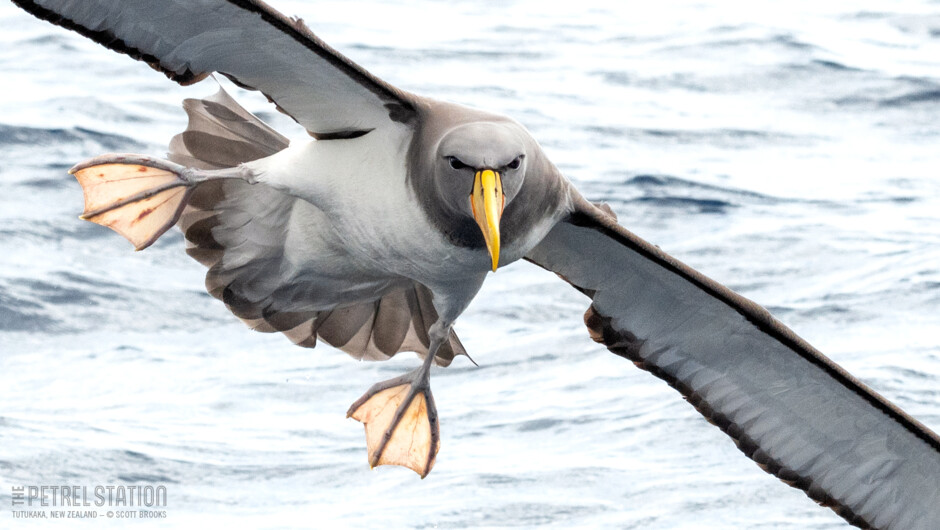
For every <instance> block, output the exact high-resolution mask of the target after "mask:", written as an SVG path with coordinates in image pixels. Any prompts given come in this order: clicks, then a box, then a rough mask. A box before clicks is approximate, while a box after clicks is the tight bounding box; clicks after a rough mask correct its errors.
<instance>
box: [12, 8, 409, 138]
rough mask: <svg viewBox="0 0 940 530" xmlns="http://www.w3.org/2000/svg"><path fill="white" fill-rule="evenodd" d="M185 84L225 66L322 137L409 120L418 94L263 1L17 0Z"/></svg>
mask: <svg viewBox="0 0 940 530" xmlns="http://www.w3.org/2000/svg"><path fill="white" fill-rule="evenodd" d="M14 3H15V4H17V5H19V6H20V7H22V8H23V9H25V10H27V11H29V12H30V13H32V14H33V15H35V16H37V17H39V18H41V19H43V20H47V21H49V22H52V23H54V24H58V25H60V26H63V27H65V28H68V29H70V30H73V31H76V32H78V33H80V34H82V35H84V36H85V37H88V38H90V39H92V40H94V41H96V42H98V43H100V44H102V45H104V46H107V47H108V48H110V49H112V50H115V51H118V52H121V53H126V54H128V55H130V56H131V57H133V58H135V59H139V60H141V61H145V62H146V63H147V64H149V65H150V66H151V67H153V68H155V69H157V70H159V71H161V72H164V73H165V74H166V75H167V76H168V77H169V78H170V79H173V80H174V81H177V82H179V83H182V84H188V83H192V82H196V81H198V80H200V79H202V78H204V77H205V76H206V75H208V74H209V73H212V72H219V73H221V74H224V75H226V76H228V77H229V78H231V79H232V80H233V81H235V82H236V83H237V84H239V85H241V86H243V87H247V88H253V89H257V90H260V91H261V92H263V93H264V94H265V95H266V96H268V98H269V99H271V100H272V101H274V102H275V103H276V104H277V105H278V107H279V108H280V109H281V110H283V111H284V112H286V113H287V114H289V115H290V116H292V117H293V118H294V119H295V120H297V122H299V123H300V124H301V125H303V126H304V127H306V128H307V130H308V131H310V132H311V133H314V135H315V136H327V137H329V136H331V135H332V136H334V137H336V136H339V137H343V136H344V135H347V136H348V135H352V134H357V133H359V134H361V132H362V131H369V130H372V129H375V128H378V127H381V126H383V125H386V124H388V123H391V122H392V121H397V122H406V121H408V120H409V119H410V117H411V116H412V114H413V112H414V99H413V98H414V96H412V95H410V94H407V93H405V92H403V91H401V90H398V89H396V88H395V87H393V86H391V85H389V84H387V83H385V82H384V81H382V80H380V79H378V78H376V77H375V76H373V75H372V74H370V73H369V72H367V71H366V70H364V69H363V68H361V67H360V66H358V65H356V64H355V63H353V62H352V61H350V60H349V59H347V58H346V57H344V56H343V55H341V54H340V53H338V52H336V51H335V50H333V49H332V48H330V47H329V46H328V45H327V44H325V43H324V42H322V41H321V40H320V39H319V38H317V37H316V36H315V35H314V34H313V33H312V32H311V31H310V30H309V29H308V28H307V27H306V26H305V25H304V24H303V22H302V21H300V20H294V19H289V18H287V17H285V16H284V15H282V14H281V13H278V12H277V11H275V10H274V9H272V8H271V7H270V6H268V5H267V4H265V3H264V2H261V1H260V0H198V1H195V0H14Z"/></svg>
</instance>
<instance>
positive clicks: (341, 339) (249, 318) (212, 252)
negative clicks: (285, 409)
mask: <svg viewBox="0 0 940 530" xmlns="http://www.w3.org/2000/svg"><path fill="white" fill-rule="evenodd" d="M183 107H184V108H185V109H186V112H187V114H188V115H189V126H188V127H187V128H186V131H184V132H182V133H180V134H178V135H177V136H175V137H174V138H173V140H172V141H171V142H170V159H171V160H173V161H174V162H177V163H179V164H184V165H187V166H191V167H198V168H201V169H218V168H221V167H232V166H235V165H237V164H240V163H243V162H248V161H250V160H254V159H256V158H260V157H264V156H269V155H271V154H274V153H275V152H277V151H280V150H281V149H283V148H285V147H286V146H287V139H286V138H284V137H283V136H281V135H280V134H278V133H277V132H275V131H274V130H273V129H271V128H270V127H268V126H267V125H265V124H264V123H263V122H261V121H260V120H258V118H256V117H255V116H253V115H252V114H251V113H249V112H248V111H246V110H245V109H243V108H241V107H240V106H239V105H238V104H237V103H236V102H235V101H234V100H233V99H232V98H231V97H230V96H229V95H228V94H226V93H225V91H222V90H220V91H219V92H218V93H216V94H215V95H213V96H211V97H209V98H206V99H198V100H197V99H188V100H186V101H185V102H184V103H183ZM311 209H315V207H314V206H313V205H311V204H309V203H307V202H305V201H303V200H301V199H297V198H295V197H292V196H290V195H287V194H285V193H282V192H280V191H278V190H275V189H274V188H270V187H268V186H265V185H263V184H255V185H251V184H247V183H245V182H243V181H240V180H234V179H228V180H215V181H210V182H206V183H204V184H200V185H199V186H197V187H196V188H195V190H194V191H193V192H192V195H191V198H190V200H189V204H188V206H187V207H186V210H185V211H184V212H183V215H182V217H180V220H179V222H178V224H179V226H180V228H181V229H182V230H183V233H184V234H185V236H186V240H187V244H188V247H187V249H186V250H187V253H189V255H190V256H192V257H193V258H194V259H196V260H197V261H199V262H200V263H202V264H203V265H205V266H206V267H208V268H209V271H208V272H207V273H206V289H207V290H208V291H209V294H211V295H212V296H214V297H216V298H218V299H219V300H222V301H223V302H225V304H226V306H227V307H228V308H229V309H230V310H231V311H232V312H233V313H234V314H235V315H236V316H237V317H239V318H240V319H242V320H243V321H245V323H246V324H248V325H249V326H251V327H252V328H253V329H256V330H258V331H263V332H275V331H280V332H282V333H284V334H285V335H286V336H287V337H288V338H290V339H291V340H292V341H293V342H294V343H295V344H298V345H300V346H306V347H311V348H312V347H314V346H316V343H317V338H318V337H319V338H320V339H322V340H324V341H326V342H327V343H328V344H330V345H332V346H335V347H336V348H339V349H341V350H343V351H345V352H346V353H348V354H350V355H351V356H353V357H355V358H357V359H369V360H383V359H388V358H390V357H392V356H393V355H395V354H396V353H398V352H401V351H414V352H417V353H418V354H419V355H421V356H423V355H426V354H427V351H428V347H429V345H430V341H429V340H428V333H427V332H428V328H429V327H430V325H431V324H433V323H434V321H435V320H437V313H436V312H435V310H434V306H433V304H432V303H431V293H430V291H429V290H428V289H427V288H426V287H424V286H423V285H421V284H418V283H414V282H406V283H402V284H401V285H395V286H392V287H391V288H388V287H382V288H377V289H376V292H377V293H382V296H381V298H379V299H377V300H370V301H367V302H363V303H355V304H350V305H346V306H343V307H322V305H318V304H317V296H316V292H317V290H318V289H322V288H323V287H322V285H319V284H318V283H317V282H318V279H317V278H316V277H315V276H312V275H306V274H302V273H298V271H297V270H296V268H295V267H294V266H292V265H291V264H290V263H288V260H286V259H284V258H285V257H284V248H285V245H286V244H287V238H288V237H289V236H290V233H291V231H292V230H295V231H296V230H302V227H299V226H297V224H296V223H298V221H297V219H304V218H310V215H307V216H304V215H298V213H302V212H308V213H309V211H310V210H311ZM305 241H306V239H305V238H304V237H296V238H294V239H292V240H291V244H295V245H302V244H304V242H305ZM461 354H463V355H466V351H465V350H464V348H463V345H462V344H461V343H460V340H459V339H458V338H457V335H456V334H454V333H451V336H450V340H449V341H448V342H447V343H445V344H444V345H443V346H442V347H441V348H440V349H439V350H438V354H437V357H436V362H437V363H438V364H439V365H447V364H450V361H451V360H453V358H454V356H456V355H461Z"/></svg>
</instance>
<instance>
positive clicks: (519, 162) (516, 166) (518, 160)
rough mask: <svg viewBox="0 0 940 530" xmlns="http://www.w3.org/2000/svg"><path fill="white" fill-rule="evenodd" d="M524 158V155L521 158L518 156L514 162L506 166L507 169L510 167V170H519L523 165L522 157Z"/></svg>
mask: <svg viewBox="0 0 940 530" xmlns="http://www.w3.org/2000/svg"><path fill="white" fill-rule="evenodd" d="M523 156H524V155H519V156H517V157H516V158H514V159H513V161H512V162H510V163H508V164H506V167H508V168H509V169H519V166H521V165H522V157H523Z"/></svg>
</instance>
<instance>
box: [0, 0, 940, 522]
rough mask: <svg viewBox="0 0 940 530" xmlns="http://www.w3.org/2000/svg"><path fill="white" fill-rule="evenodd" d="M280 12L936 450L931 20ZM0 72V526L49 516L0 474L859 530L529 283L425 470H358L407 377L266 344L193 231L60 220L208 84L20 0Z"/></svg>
mask: <svg viewBox="0 0 940 530" xmlns="http://www.w3.org/2000/svg"><path fill="white" fill-rule="evenodd" d="M275 7H277V8H279V9H280V10H282V11H284V12H285V13H287V14H292V15H299V16H301V17H302V18H303V19H304V20H305V21H306V22H307V24H308V25H310V26H311V27H312V28H313V29H314V31H315V32H317V34H318V35H320V36H321V37H323V38H324V39H325V40H326V41H327V42H329V43H330V44H331V45H333V46H334V47H336V48H338V49H339V50H340V51H342V52H344V53H346V54H347V55H348V56H350V57H351V58H352V59H354V60H355V61H357V62H359V63H360V64H362V65H363V66H365V67H366V68H368V69H370V70H371V71H372V72H373V73H375V74H377V75H379V76H380V77H382V78H384V79H386V80H388V81H390V82H391V83H393V84H396V85H397V86H400V87H402V88H404V89H407V90H411V91H414V92H417V93H420V94H423V95H429V96H432V97H437V98H441V99H448V100H453V101H457V102H460V103H464V104H469V105H472V106H475V107H480V108H486V109H490V110H494V111H498V112H503V113H506V114H509V115H511V116H513V117H515V118H516V119H518V120H519V121H521V122H522V123H523V124H524V125H526V126H527V127H528V128H529V129H530V130H531V131H532V132H533V134H534V135H535V137H536V138H538V139H539V141H540V142H541V143H542V145H543V146H544V148H545V149H546V151H547V152H548V154H549V156H550V157H551V158H552V160H553V161H555V163H556V164H557V165H558V166H559V167H560V168H561V169H562V170H563V171H564V173H565V174H566V175H568V176H569V177H570V178H571V179H572V180H573V181H574V182H575V183H576V185H577V186H578V187H579V189H581V190H582V192H583V193H584V194H585V195H587V196H588V197H589V198H591V199H593V200H603V201H606V202H607V203H609V204H610V205H611V206H612V207H613V209H614V210H615V211H616V212H617V213H618V215H619V218H620V222H621V223H622V224H624V225H625V226H627V227H628V228H629V229H631V230H632V231H634V232H635V233H637V234H639V235H640V236H642V237H644V238H646V239H647V240H649V241H652V242H654V243H656V244H657V245H659V246H661V247H662V248H663V249H664V250H666V251H667V252H669V253H671V254H673V255H674V256H676V257H678V258H679V259H681V260H683V261H685V262H686V263H688V264H690V265H692V266H693V267H695V268H697V269H698V270H700V271H702V272H704V273H706V274H707V275H709V276H711V277H713V278H715V279H717V280H719V281H721V282H722V283H725V284H726V285H728V286H730V287H731V288H733V289H735V290H737V291H738V292H740V293H742V294H744V295H745V296H747V297H749V298H752V299H754V300H756V301H758V302H759V303H761V304H763V305H764V306H766V307H767V308H768V309H770V310H771V312H772V313H773V314H774V315H775V316H777V317H778V318H779V319H781V320H782V321H783V322H784V323H786V324H787V325H789V326H790V327H792V328H793V329H794V330H795V331H796V332H797V333H799V334H800V335H801V336H803V337H804V338H806V339H807V340H808V341H809V342H810V343H812V344H814V345H815V346H816V347H818V348H819V349H821V350H822V351H823V352H825V353H826V354H827V355H829V356H830V357H832V358H833V359H834V360H836V361H837V362H838V363H840V364H841V365H842V366H844V367H846V368H847V369H848V370H849V371H851V372H852V373H853V374H855V375H856V376H858V377H860V378H861V379H862V380H863V381H865V382H867V383H868V384H869V385H871V386H872V387H874V388H875V389H876V390H878V391H879V392H881V393H882V394H884V395H885V396H886V397H888V398H889V399H891V400H892V401H894V402H895V403H897V404H898V405H900V406H901V407H902V408H904V409H905V410H906V411H908V412H909V413H911V414H912V415H914V416H915V417H917V418H918V419H920V420H921V421H922V422H923V423H924V424H926V425H927V426H929V427H931V428H932V429H934V430H935V431H936V430H940V119H938V118H940V2H938V1H935V0H934V1H929V0H901V1H896V2H890V3H888V2H883V1H880V2H874V1H870V0H855V1H827V2H819V1H812V2H811V1H802V0H797V1H793V2H787V3H781V2H771V1H750V2H730V1H729V2H717V1H716V2H702V1H696V0H668V1H665V2H659V3H658V4H657V7H655V8H653V7H650V6H649V5H648V3H646V2H644V3H640V2H613V1H611V2H602V1H597V0H582V1H580V2H569V3H560V2H559V3H546V2H539V1H535V0H518V1H500V2H496V1H484V2H480V1H474V2H447V3H446V4H445V3H439V2H430V1H427V0H410V1H407V2H382V1H379V0H368V1H364V2H358V1H356V2H352V1H344V2H340V1H332V2H299V1H294V2H283V1H279V2H276V3H275ZM0 78H2V81H3V82H2V84H0V91H2V93H0V95H2V97H0V527H4V528H6V527H19V526H30V527H40V526H42V525H43V523H42V522H41V521H38V522H37V521H31V522H30V521H22V520H17V519H14V518H13V516H12V500H13V497H12V493H13V491H12V489H11V488H12V487H14V486H20V485H25V486H29V485H77V486H85V487H87V488H89V489H92V488H94V486H96V485H132V484H161V485H165V486H166V488H167V491H168V503H167V506H166V507H165V508H164V509H165V511H166V518H165V519H161V520H160V521H158V522H157V523H156V524H158V525H161V526H163V525H171V526H196V525H205V524H210V523H211V524H213V526H215V525H221V524H226V523H230V524H238V523H241V524H245V525H248V526H251V527H278V528H289V527H307V526H336V525H339V526H343V527H377V526H389V527H471V526H488V527H534V526H544V525H556V526H616V527H621V528H643V529H647V528H649V529H667V528H669V529H672V528H696V529H700V528H815V529H822V528H843V527H845V526H846V525H845V523H844V522H842V520H841V519H840V518H839V517H838V516H836V515H835V514H834V513H832V512H831V511H830V510H828V509H823V508H819V507H818V506H816V505H815V503H813V502H812V501H810V500H809V499H808V498H807V497H806V496H805V495H804V494H803V493H802V492H800V491H798V490H794V489H792V488H790V487H788V486H786V485H784V484H783V483H781V482H779V481H778V480H777V479H775V478H773V477H771V476H770V475H767V474H765V473H764V472H763V471H761V470H760V469H759V468H758V467H757V466H756V465H754V464H753V463H752V462H751V461H750V460H748V459H747V458H745V457H744V456H743V455H742V454H741V453H740V452H739V451H738V450H737V449H736V448H735V446H734V444H733V443H732V442H731V440H730V439H728V438H727V437H726V436H725V435H724V434H722V433H721V432H720V431H718V429H716V428H715V427H713V426H711V425H709V424H708V423H707V422H705V421H704V420H703V419H702V418H701V417H700V416H699V415H698V414H697V413H696V412H695V411H694V410H693V409H692V407H691V406H689V405H688V404H687V403H685V402H684V401H683V400H682V399H681V397H680V396H679V394H678V393H676V392H675V391H674V390H672V389H671V388H669V387H668V386H667V385H666V384H665V383H663V382H662V381H660V380H658V379H656V378H654V377H653V376H651V375H649V374H647V373H645V372H643V371H640V370H637V369H636V368H635V367H633V366H632V364H631V363H629V362H626V361H624V360H622V359H620V358H617V357H615V356H613V355H611V354H610V353H608V352H607V351H606V350H605V349H603V348H602V347H599V346H597V345H595V344H594V343H593V342H592V341H591V340H590V339H589V338H588V336H587V333H586V330H585V329H584V326H583V324H582V322H581V315H582V313H583V311H584V310H585V309H586V307H587V299H585V298H584V297H583V296H581V295H580V294H578V293H577V292H575V291H574V290H572V289H571V288H570V287H569V286H568V285H567V284H565V283H563V282H560V281H559V280H558V279H557V278H555V277H554V276H553V275H551V274H548V273H545V272H544V271H541V270H539V269H537V268H535V267H533V266H531V265H529V264H526V263H517V264H514V265H512V266H510V267H507V268H506V269H501V270H500V271H499V272H497V273H496V274H494V275H492V276H491V277H490V278H489V280H488V282H487V284H486V285H485V286H484V288H483V290H482V292H481V293H480V295H479V296H478V297H477V299H476V300H475V301H474V303H473V304H472V305H471V306H470V308H469V309H468V310H467V312H466V313H465V314H464V315H463V316H462V318H461V319H460V320H459V321H458V323H457V331H458V333H459V334H460V336H461V338H462V340H463V342H464V344H465V345H466V346H467V349H468V350H469V352H470V354H471V355H472V356H473V358H474V359H475V360H476V362H477V363H478V364H479V367H476V366H473V365H472V364H471V363H470V362H469V361H467V360H466V359H458V360H457V361H456V362H455V363H454V364H453V365H452V366H451V367H449V368H446V369H438V370H436V371H435V372H434V374H433V376H432V382H433V388H434V392H435V397H436V401H437V405H438V410H439V413H440V416H441V432H442V448H441V452H440V454H439V455H438V459H437V464H436V467H435V468H434V470H433V472H432V473H431V474H430V475H429V476H428V478H426V479H425V480H419V479H418V477H417V475H415V474H414V473H413V472H411V471H408V470H405V469H401V468H389V467H383V468H378V469H375V470H371V471H370V470H369V468H368V465H367V464H366V458H365V444H364V437H363V434H362V427H361V425H360V424H359V423H357V422H355V421H353V420H348V419H346V418H345V412H346V409H347V407H348V406H349V404H350V403H351V402H353V401H354V400H355V399H356V398H358V397H359V395H361V393H362V392H363V391H365V390H366V389H367V388H368V387H369V386H370V385H371V384H372V383H374V382H376V381H378V380H382V379H386V378H389V377H392V376H394V375H396V374H398V373H401V372H403V371H405V370H408V369H411V368H412V367H414V366H416V365H417V360H416V358H415V357H413V356H411V355H407V354H402V355H400V356H398V357H396V358H395V359H394V360H392V361H389V362H385V363H360V362H355V361H352V360H350V359H349V358H348V357H347V356H346V355H345V354H342V353H340V352H338V351H336V350H333V349H331V348H330V347H328V346H326V345H320V346H318V347H317V348H316V349H314V350H307V349H301V348H297V347H294V346H292V345H291V344H290V343H289V342H288V341H287V340H285V339H284V338H283V337H281V336H279V335H265V334H259V333H255V332H252V331H250V330H248V329H247V328H245V327H244V326H243V325H242V324H241V323H240V322H238V321H237V320H236V319H235V318H234V317H232V316H231V315H230V314H229V313H228V312H227V310H226V309H225V308H224V306H223V305H222V304H221V303H219V302H217V301H216V300H214V299H212V298H210V297H209V296H208V295H207V294H206V293H205V292H204V290H203V287H202V285H203V280H202V278H203V274H204V270H203V269H202V267H201V266H200V265H199V264H198V263H196V262H195V261H193V260H191V259H190V258H188V257H187V256H186V255H185V254H184V253H183V251H182V248H183V240H182V237H181V236H180V234H179V233H178V232H175V231H174V232H170V233H169V234H167V236H165V237H164V238H163V239H161V240H160V241H159V242H158V243H157V244H156V245H154V246H153V247H152V248H150V249H148V250H146V251H145V252H141V253H135V252H133V251H132V249H131V247H130V245H128V244H127V243H126V242H125V241H124V240H123V239H122V238H120V237H119V236H117V235H115V234H113V233H112V232H110V231H108V230H106V229H104V228H101V227H98V226H95V225H92V224H90V223H86V222H82V221H79V220H78V219H77V216H78V214H79V213H80V212H81V209H82V198H81V191H80V189H79V187H78V185H77V184H76V183H75V182H74V179H72V178H71V177H69V176H68V175H67V174H66V170H67V168H68V167H70V166H71V165H72V164H74V163H75V162H77V161H80V160H82V159H85V158H88V157H91V156H94V155H97V154H101V153H104V152H109V151H131V152H143V153H149V154H154V155H162V154H163V153H164V152H165V149H166V143H167V141H168V140H169V138H170V137H171V136H172V135H173V134H175V133H176V132H178V131H180V130H182V129H183V128H184V127H185V121H186V118H185V115H184V113H183V111H182V109H181V108H180V101H181V100H182V99H183V98H186V97H200V96H205V95H208V94H210V93H212V92H214V91H215V90H216V86H215V85H214V82H212V81H206V82H203V83H201V84H198V85H196V86H192V87H187V88H182V87H178V86H176V85H175V84H173V83H170V82H168V81H167V80H166V79H165V78H164V77H163V76H162V75H161V74H159V73H156V72H153V71H151V70H150V69H149V68H147V67H146V66H145V65H143V64H141V63H137V62H134V61H131V60H130V59H128V58H127V57H124V56H120V55H118V54H115V53H113V52H109V51H107V50H105V49H103V48H101V47H100V46H98V45H96V44H94V43H91V42H88V41H86V40H84V39H83V38H81V37H79V36H78V35H75V34H72V33H69V32H67V31H65V30H62V29H60V28H55V27H53V26H51V25H49V24H46V23H43V22H40V21H38V20H35V19H33V18H32V17H30V16H29V15H27V14H25V13H24V12H21V11H19V10H18V9H17V8H15V7H14V6H12V5H10V4H3V5H0ZM233 92H234V94H235V96H236V97H237V98H238V99H239V100H240V101H242V102H243V103H244V104H245V105H246V106H247V108H249V110H252V111H253V112H256V113H258V114H259V115H260V116H262V117H263V118H264V119H266V120H268V121H269V122H270V123H272V124H273V125H275V126H276V127H277V128H278V129H279V130H281V131H282V132H284V133H285V134H288V135H289V136H296V135H298V134H302V131H299V130H298V128H297V126H296V125H294V124H293V123H292V122H291V121H290V120H289V119H287V118H285V117H283V116H281V115H279V114H278V113H277V112H276V111H275V110H274V109H273V108H272V107H271V106H270V105H268V104H267V103H266V102H265V101H264V100H263V98H261V97H259V96H258V95H257V94H253V93H248V92H242V91H237V90H233ZM99 511H101V513H102V515H101V516H100V518H105V516H104V515H103V514H104V511H103V510H99ZM24 523H30V524H28V525H27V524H24ZM85 523H86V524H87V526H88V527H98V525H100V524H102V523H101V522H100V521H85ZM62 524H63V523H62V522H53V523H52V524H50V526H55V525H57V526H61V525H62ZM133 525H148V526H153V525H154V523H153V522H148V521H136V522H134V523H131V524H128V526H133Z"/></svg>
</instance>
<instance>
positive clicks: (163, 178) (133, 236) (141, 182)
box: [69, 154, 195, 250]
mask: <svg viewBox="0 0 940 530" xmlns="http://www.w3.org/2000/svg"><path fill="white" fill-rule="evenodd" d="M186 172H187V168H185V167H184V166H181V165H179V164H174V163H172V162H169V161H167V160H160V159H157V158H152V157H148V156H143V155H121V154H113V155H103V156H99V157H96V158H92V159H91V160H86V161H85V162H82V163H80V164H78V165H76V166H75V167H73V168H72V169H70V170H69V173H71V174H73V175H75V178H76V179H78V183H79V184H81V186H82V191H83V192H84V194H85V211H84V212H83V213H82V216H81V218H82V219H84V220H86V221H91V222H93V223H97V224H100V225H102V226H107V227H108V228H111V229H112V230H114V231H115V232H117V233H119V234H121V235H122V236H124V237H125V238H126V239H127V240H128V241H130V242H131V243H133V245H134V247H135V248H136V249H137V250H143V249H145V248H147V247H149V246H150V245H151V244H153V242H154V241H156V240H157V239H158V238H159V237H160V236H161V235H163V233H164V232H166V231H167V230H169V229H170V227H171V226H173V225H174V224H175V223H176V220H177V219H179V216H180V214H181V213H182V212H183V207H184V206H186V200H187V198H188V197H189V193H190V191H191V189H192V186H193V185H194V184H195V183H194V182H191V181H190V180H188V179H186V178H185V176H184V175H185V173H186Z"/></svg>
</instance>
